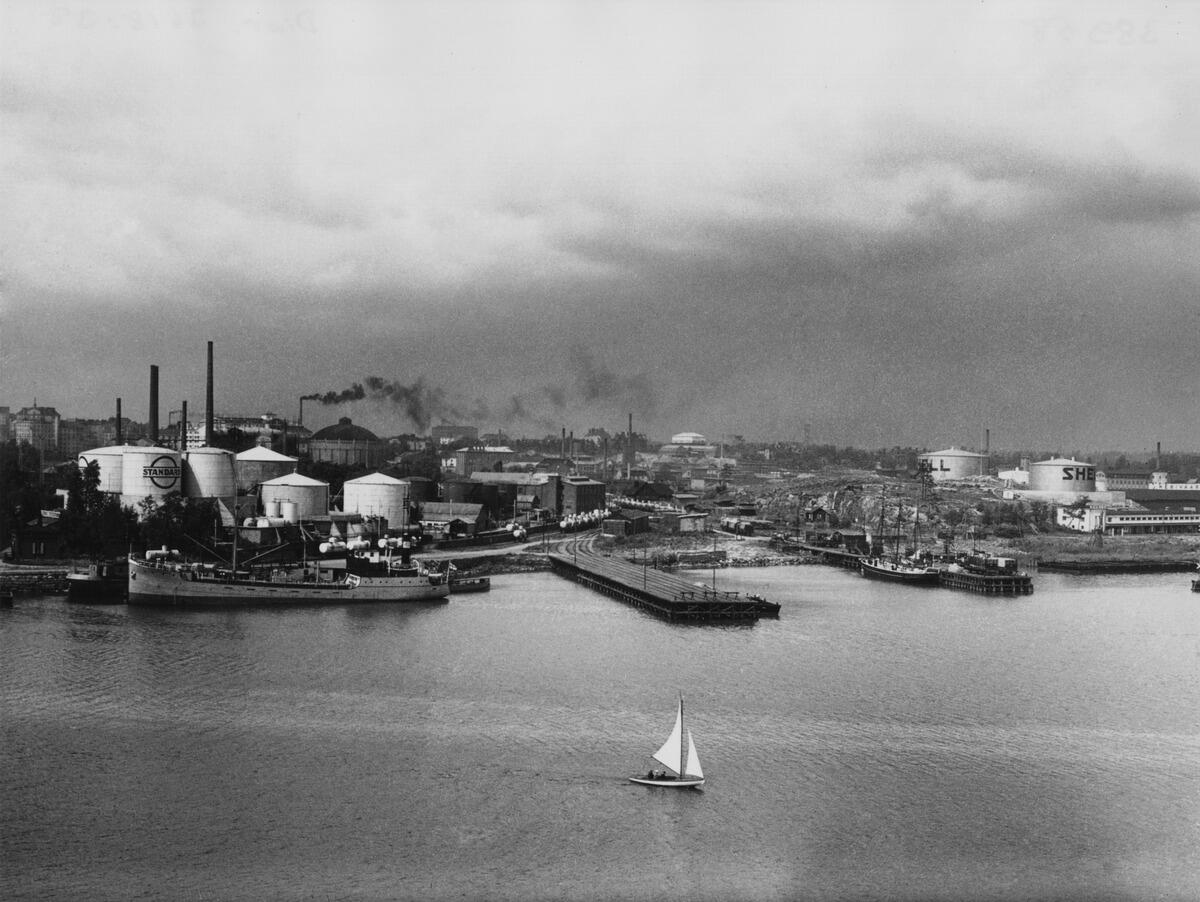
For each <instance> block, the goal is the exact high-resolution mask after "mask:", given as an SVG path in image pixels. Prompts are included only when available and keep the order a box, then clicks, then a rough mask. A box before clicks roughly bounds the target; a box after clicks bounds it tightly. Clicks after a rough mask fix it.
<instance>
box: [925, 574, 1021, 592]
mask: <svg viewBox="0 0 1200 902" xmlns="http://www.w3.org/2000/svg"><path fill="white" fill-rule="evenodd" d="M938 585H940V586H943V587H944V588H947V589H958V590H959V591H962V592H976V593H978V594H980V595H1032V594H1033V577H1031V576H1030V575H1029V574H1028V573H1024V572H1021V571H1016V570H1014V571H1011V572H992V573H977V572H972V571H970V570H956V569H954V568H945V569H942V570H941V571H940V572H939V573H938Z"/></svg>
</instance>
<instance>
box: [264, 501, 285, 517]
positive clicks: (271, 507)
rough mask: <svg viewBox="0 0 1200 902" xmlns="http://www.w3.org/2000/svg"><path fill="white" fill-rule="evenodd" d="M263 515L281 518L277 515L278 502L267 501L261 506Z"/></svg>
mask: <svg viewBox="0 0 1200 902" xmlns="http://www.w3.org/2000/svg"><path fill="white" fill-rule="evenodd" d="M263 514H265V515H266V516H268V517H279V516H282V515H281V514H280V513H279V502H278V501H268V502H266V503H265V504H263Z"/></svg>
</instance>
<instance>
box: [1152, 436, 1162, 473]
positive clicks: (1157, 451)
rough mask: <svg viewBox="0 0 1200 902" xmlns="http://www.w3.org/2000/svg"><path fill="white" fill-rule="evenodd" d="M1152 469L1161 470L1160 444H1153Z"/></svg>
mask: <svg viewBox="0 0 1200 902" xmlns="http://www.w3.org/2000/svg"><path fill="white" fill-rule="evenodd" d="M1154 469H1155V470H1162V442H1155V443H1154Z"/></svg>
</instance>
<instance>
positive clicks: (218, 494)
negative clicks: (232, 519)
mask: <svg viewBox="0 0 1200 902" xmlns="http://www.w3.org/2000/svg"><path fill="white" fill-rule="evenodd" d="M183 494H184V495H185V496H186V497H188V498H226V499H232V498H233V497H234V496H235V495H236V494H237V484H236V481H235V478H234V472H233V452H232V451H225V450H224V449H222V448H208V447H204V448H193V449H192V450H191V451H185V452H183Z"/></svg>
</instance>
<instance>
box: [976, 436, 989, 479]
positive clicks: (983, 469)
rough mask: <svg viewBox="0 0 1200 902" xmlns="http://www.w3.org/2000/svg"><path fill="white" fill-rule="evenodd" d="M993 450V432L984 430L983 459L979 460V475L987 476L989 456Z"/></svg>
mask: <svg viewBox="0 0 1200 902" xmlns="http://www.w3.org/2000/svg"><path fill="white" fill-rule="evenodd" d="M991 450H992V430H991V429H984V430H983V457H982V458H980V460H979V475H980V476H986V475H987V467H988V455H989V454H990V453H991Z"/></svg>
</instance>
